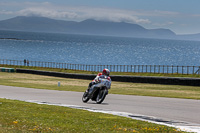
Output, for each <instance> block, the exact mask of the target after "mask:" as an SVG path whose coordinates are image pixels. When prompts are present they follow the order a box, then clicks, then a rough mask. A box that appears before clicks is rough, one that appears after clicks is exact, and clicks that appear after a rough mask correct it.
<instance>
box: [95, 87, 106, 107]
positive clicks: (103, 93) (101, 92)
mask: <svg viewBox="0 0 200 133" xmlns="http://www.w3.org/2000/svg"><path fill="white" fill-rule="evenodd" d="M106 94H107V90H106V89H102V90H99V94H98V95H97V98H96V103H98V104H101V103H102V102H103V100H104V99H105V97H106Z"/></svg>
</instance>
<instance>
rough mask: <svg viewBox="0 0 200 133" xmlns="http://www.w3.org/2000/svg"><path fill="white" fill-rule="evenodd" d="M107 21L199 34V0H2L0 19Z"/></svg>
mask: <svg viewBox="0 0 200 133" xmlns="http://www.w3.org/2000/svg"><path fill="white" fill-rule="evenodd" d="M32 15H34V16H43V17H49V18H53V19H60V20H73V21H82V20H85V19H96V20H106V21H114V22H127V23H135V24H139V25H141V26H143V27H145V28H147V29H153V28H167V29H171V30H172V31H174V32H175V33H177V34H191V33H200V0H1V1H0V20H5V19H9V18H12V17H15V16H32Z"/></svg>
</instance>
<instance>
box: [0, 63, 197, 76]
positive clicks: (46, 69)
mask: <svg viewBox="0 0 200 133" xmlns="http://www.w3.org/2000/svg"><path fill="white" fill-rule="evenodd" d="M0 67H10V68H22V69H33V70H42V71H54V72H64V73H80V74H97V73H98V72H90V71H80V70H69V69H59V68H44V67H28V66H15V65H1V64H0ZM110 75H130V76H157V77H193V78H200V75H198V74H194V75H193V74H177V73H174V74H170V73H169V74H162V73H161V74H158V73H131V72H111V73H110Z"/></svg>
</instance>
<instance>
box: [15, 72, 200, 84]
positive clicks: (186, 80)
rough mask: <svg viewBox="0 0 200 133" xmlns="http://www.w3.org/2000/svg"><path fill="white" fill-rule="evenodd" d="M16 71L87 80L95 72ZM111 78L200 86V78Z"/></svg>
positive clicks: (134, 81)
mask: <svg viewBox="0 0 200 133" xmlns="http://www.w3.org/2000/svg"><path fill="white" fill-rule="evenodd" d="M16 72H17V73H30V74H38V75H46V76H55V77H63V78H75V79H88V80H92V79H94V78H95V76H96V75H95V74H72V73H61V72H49V71H39V70H28V69H16ZM111 79H112V81H120V82H133V83H150V84H167V85H188V86H200V78H176V77H144V76H118V75H111Z"/></svg>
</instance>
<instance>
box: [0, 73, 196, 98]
mask: <svg viewBox="0 0 200 133" xmlns="http://www.w3.org/2000/svg"><path fill="white" fill-rule="evenodd" d="M58 81H60V83H61V86H60V87H58ZM89 82H90V80H80V79H69V78H58V77H50V76H41V75H33V74H22V73H5V72H0V84H1V85H7V86H18V87H28V88H38V89H50V90H61V91H78V92H83V91H85V90H86V88H87V86H88V84H89ZM109 93H110V94H123V95H140V96H155V97H170V98H187V99H200V87H196V86H180V85H158V84H144V83H126V82H112V85H111V89H110V90H109Z"/></svg>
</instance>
